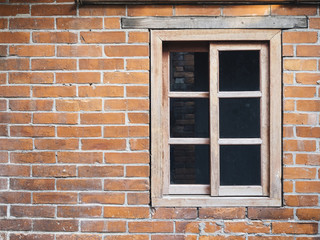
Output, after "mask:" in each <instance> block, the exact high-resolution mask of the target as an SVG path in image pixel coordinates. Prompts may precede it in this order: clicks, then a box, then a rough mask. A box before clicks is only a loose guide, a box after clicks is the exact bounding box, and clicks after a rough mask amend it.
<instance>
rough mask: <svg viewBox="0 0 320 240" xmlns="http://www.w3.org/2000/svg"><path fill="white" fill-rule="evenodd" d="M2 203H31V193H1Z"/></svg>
mask: <svg viewBox="0 0 320 240" xmlns="http://www.w3.org/2000/svg"><path fill="white" fill-rule="evenodd" d="M0 203H6V204H8V203H9V204H10V203H31V193H29V192H12V191H11V192H0Z"/></svg>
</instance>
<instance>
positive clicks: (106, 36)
mask: <svg viewBox="0 0 320 240" xmlns="http://www.w3.org/2000/svg"><path fill="white" fill-rule="evenodd" d="M80 38H81V42H82V43H124V42H125V41H126V35H125V33H124V32H81V33H80Z"/></svg>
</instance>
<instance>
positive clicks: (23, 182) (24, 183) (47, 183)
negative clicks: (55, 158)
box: [10, 178, 55, 191]
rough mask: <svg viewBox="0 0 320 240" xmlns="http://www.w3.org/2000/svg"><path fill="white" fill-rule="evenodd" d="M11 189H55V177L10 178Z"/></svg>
mask: <svg viewBox="0 0 320 240" xmlns="http://www.w3.org/2000/svg"><path fill="white" fill-rule="evenodd" d="M10 189H13V190H35V191H38V190H54V189H55V181H54V179H19V178H12V179H10Z"/></svg>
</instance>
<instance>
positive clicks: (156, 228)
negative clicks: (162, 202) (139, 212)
mask: <svg viewBox="0 0 320 240" xmlns="http://www.w3.org/2000/svg"><path fill="white" fill-rule="evenodd" d="M172 231H173V222H129V232H130V233H165V232H169V233H170V232H172Z"/></svg>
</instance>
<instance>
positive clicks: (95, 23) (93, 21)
mask: <svg viewBox="0 0 320 240" xmlns="http://www.w3.org/2000/svg"><path fill="white" fill-rule="evenodd" d="M57 28H58V29H102V28H103V25H102V18H57Z"/></svg>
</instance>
